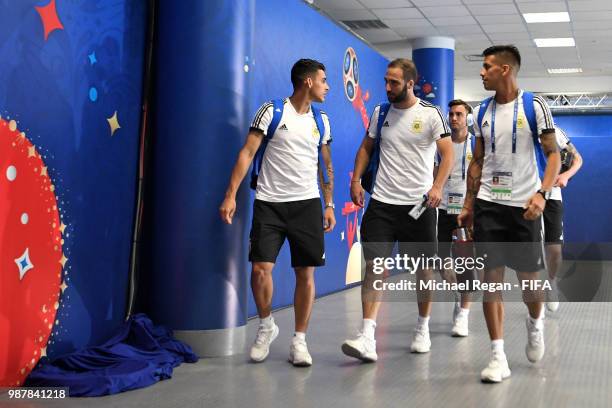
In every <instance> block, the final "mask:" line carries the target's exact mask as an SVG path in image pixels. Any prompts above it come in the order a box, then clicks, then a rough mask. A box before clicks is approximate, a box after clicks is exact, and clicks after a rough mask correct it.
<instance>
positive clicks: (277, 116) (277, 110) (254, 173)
mask: <svg viewBox="0 0 612 408" xmlns="http://www.w3.org/2000/svg"><path fill="white" fill-rule="evenodd" d="M284 106H285V102H284V101H283V100H282V99H274V100H272V120H271V121H270V124H269V125H268V129H267V130H266V135H265V136H264V138H263V140H262V141H261V144H260V145H259V149H257V153H255V157H254V158H253V167H252V169H251V183H250V186H251V188H252V189H253V190H255V189H256V188H257V178H258V177H259V171H260V170H261V165H262V163H263V155H264V152H265V151H266V147H268V142H269V141H270V139H272V136H274V132H276V129H277V128H278V125H279V124H280V121H281V118H282V117H283V108H284Z"/></svg>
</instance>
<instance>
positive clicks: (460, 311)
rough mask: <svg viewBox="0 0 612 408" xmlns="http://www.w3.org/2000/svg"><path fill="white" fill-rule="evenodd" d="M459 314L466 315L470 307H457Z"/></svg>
mask: <svg viewBox="0 0 612 408" xmlns="http://www.w3.org/2000/svg"><path fill="white" fill-rule="evenodd" d="M459 314H460V315H463V316H465V317H468V315H469V314H470V309H464V308H459Z"/></svg>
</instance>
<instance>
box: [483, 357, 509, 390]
mask: <svg viewBox="0 0 612 408" xmlns="http://www.w3.org/2000/svg"><path fill="white" fill-rule="evenodd" d="M511 374H512V373H511V372H510V368H509V367H508V360H506V358H505V357H503V358H500V357H498V356H496V355H493V358H491V361H489V365H488V366H486V367H485V369H484V370H482V371H481V372H480V380H481V381H482V382H486V383H499V382H502V381H503V380H505V379H506V378H508V377H510V375H511Z"/></svg>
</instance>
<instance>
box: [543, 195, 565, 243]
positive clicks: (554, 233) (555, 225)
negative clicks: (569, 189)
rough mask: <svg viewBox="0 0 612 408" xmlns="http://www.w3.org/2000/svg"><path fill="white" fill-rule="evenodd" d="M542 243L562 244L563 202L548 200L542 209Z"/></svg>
mask: <svg viewBox="0 0 612 408" xmlns="http://www.w3.org/2000/svg"><path fill="white" fill-rule="evenodd" d="M543 216H544V243H545V244H546V245H548V244H562V243H563V201H561V200H548V201H547V202H546V207H544V214H543Z"/></svg>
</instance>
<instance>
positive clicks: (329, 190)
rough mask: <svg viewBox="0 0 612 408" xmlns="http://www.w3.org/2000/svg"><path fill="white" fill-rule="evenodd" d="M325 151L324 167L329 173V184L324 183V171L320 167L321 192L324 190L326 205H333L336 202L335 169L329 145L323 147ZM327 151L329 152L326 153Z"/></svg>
mask: <svg viewBox="0 0 612 408" xmlns="http://www.w3.org/2000/svg"><path fill="white" fill-rule="evenodd" d="M321 149H324V150H323V153H322V156H323V163H322V164H323V165H324V166H325V169H324V170H325V171H326V172H327V181H328V182H327V183H325V182H324V181H323V170H321V168H320V167H319V183H320V185H321V190H323V198H324V200H325V204H327V203H331V202H333V201H334V167H333V164H332V161H331V148H330V147H329V146H328V145H323V146H322V147H321ZM325 150H327V151H325Z"/></svg>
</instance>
